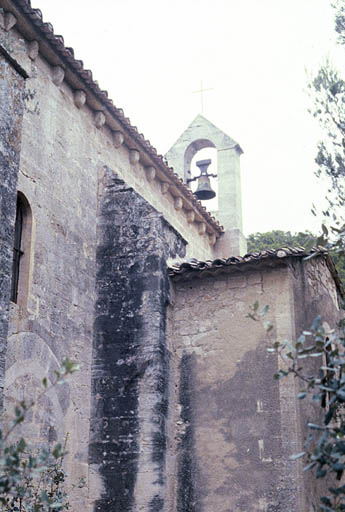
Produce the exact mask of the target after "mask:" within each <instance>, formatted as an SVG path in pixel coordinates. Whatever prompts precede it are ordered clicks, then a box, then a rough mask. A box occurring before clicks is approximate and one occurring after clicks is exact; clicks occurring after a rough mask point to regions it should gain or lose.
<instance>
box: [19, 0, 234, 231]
mask: <svg viewBox="0 0 345 512" xmlns="http://www.w3.org/2000/svg"><path fill="white" fill-rule="evenodd" d="M12 1H13V2H14V4H15V5H16V7H17V8H18V9H19V10H21V11H22V13H23V15H24V16H25V17H26V18H27V19H28V20H29V21H30V22H31V23H32V24H33V25H34V26H35V28H36V30H37V31H38V32H39V33H40V34H41V35H42V36H43V37H44V38H45V39H46V40H48V41H49V43H50V45H51V46H53V47H54V51H55V52H56V53H57V54H58V55H59V57H60V58H61V59H62V61H63V62H64V64H65V65H66V66H68V67H69V68H70V69H73V71H74V72H75V73H76V74H77V75H78V76H79V78H80V79H81V80H82V81H83V82H84V84H85V86H86V88H87V89H89V90H91V91H92V92H93V94H94V95H95V96H96V97H97V99H98V100H99V101H100V102H102V104H103V105H104V106H105V107H106V108H107V110H108V112H109V113H111V114H112V115H113V116H114V117H115V118H116V119H117V121H118V122H120V124H121V125H122V127H123V129H124V130H126V131H127V133H129V134H130V135H131V136H132V138H133V139H134V140H135V142H136V143H137V144H138V145H139V146H141V148H142V149H143V150H144V151H145V152H146V153H147V154H148V155H149V156H150V158H151V159H152V161H153V162H154V164H156V165H157V166H158V167H159V168H160V170H161V171H162V172H163V173H164V174H165V175H166V176H167V178H169V179H170V180H171V181H172V182H173V184H174V185H175V186H176V188H178V189H179V190H180V191H181V193H182V195H184V196H185V197H186V199H188V200H189V201H190V203H191V204H193V206H194V207H195V208H196V210H197V211H198V212H199V214H200V216H201V217H202V218H203V219H204V220H205V221H206V222H207V223H208V224H209V225H211V226H212V228H213V229H214V230H215V231H216V232H217V233H222V232H223V231H224V228H223V226H221V225H220V224H219V222H218V220H217V219H216V218H215V217H213V216H212V215H211V214H210V213H208V212H207V211H206V208H205V207H203V206H202V204H201V203H200V201H199V200H198V199H197V198H196V196H195V195H194V194H193V192H192V191H191V189H190V188H189V187H187V185H185V184H184V183H183V181H182V180H181V179H180V177H179V176H178V175H177V174H176V173H175V172H174V171H173V169H172V168H171V167H169V165H168V162H167V160H166V159H165V158H163V156H162V155H159V154H158V153H157V150H156V148H154V147H153V146H152V145H151V143H150V141H148V140H146V139H145V138H144V136H143V135H142V134H139V132H138V129H137V127H136V126H132V125H131V122H130V120H129V118H127V117H125V115H124V113H123V110H122V109H120V108H116V107H115V106H114V104H113V102H112V101H111V100H110V99H109V98H108V93H107V92H106V91H102V90H101V89H100V87H99V85H98V83H97V82H96V81H95V80H93V77H92V72H91V71H90V70H85V69H84V65H83V61H82V60H76V59H75V58H74V50H73V48H70V47H65V46H64V39H63V37H62V36H60V35H55V34H54V27H53V25H52V24H51V23H46V22H43V16H42V11H41V10H40V9H33V8H32V7H31V2H30V0H12Z"/></svg>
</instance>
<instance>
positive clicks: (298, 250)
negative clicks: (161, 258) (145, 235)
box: [168, 246, 344, 296]
mask: <svg viewBox="0 0 345 512" xmlns="http://www.w3.org/2000/svg"><path fill="white" fill-rule="evenodd" d="M316 256H323V257H324V258H325V260H326V263H327V266H328V268H329V270H330V272H331V274H332V276H333V279H334V281H335V283H336V285H337V288H338V290H339V292H340V294H341V295H342V296H344V289H343V286H342V283H341V280H340V277H339V275H338V272H337V270H336V268H335V266H334V263H333V261H332V258H331V257H330V255H329V253H328V250H327V249H325V247H321V246H317V247H313V248H312V249H310V250H306V249H305V248H304V247H282V248H280V249H266V250H265V251H259V252H252V253H248V254H246V255H245V256H231V257H230V258H216V259H214V260H212V261H210V260H209V261H199V260H197V259H195V258H192V259H189V260H188V261H185V262H182V263H175V264H173V265H172V266H170V267H169V269H168V273H169V276H170V277H172V278H173V279H177V280H180V279H191V278H193V277H200V278H202V277H208V276H212V275H216V274H219V273H222V272H226V271H229V270H231V269H234V270H245V268H246V267H247V268H248V266H255V265H259V264H262V263H264V262H267V263H271V264H272V263H273V264H274V263H277V262H278V261H279V260H281V259H284V258H291V257H293V258H301V259H302V258H307V257H309V258H311V257H316Z"/></svg>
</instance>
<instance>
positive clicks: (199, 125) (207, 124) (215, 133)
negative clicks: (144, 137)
mask: <svg viewBox="0 0 345 512" xmlns="http://www.w3.org/2000/svg"><path fill="white" fill-rule="evenodd" d="M195 129H199V130H200V133H202V132H204V131H205V129H207V130H208V135H209V136H210V135H211V139H212V137H214V138H216V139H217V141H218V140H219V139H220V138H221V139H222V143H221V144H218V146H219V147H218V149H220V148H221V146H222V145H225V146H227V147H229V146H232V147H236V148H237V150H238V151H239V153H240V154H242V153H243V149H242V148H241V146H240V145H239V143H238V142H236V141H235V140H234V139H233V138H231V137H230V136H229V135H228V134H227V133H225V132H224V131H223V130H221V129H220V128H218V126H216V125H215V124H214V123H212V122H211V121H210V120H209V119H207V118H206V117H205V116H203V115H202V114H198V115H197V116H196V117H195V118H194V119H193V121H192V122H191V123H190V124H189V125H188V126H187V128H186V129H185V130H184V131H183V133H181V135H180V136H179V138H178V139H177V140H176V142H175V143H174V144H173V145H172V146H171V148H170V149H169V151H167V153H166V156H167V157H168V155H169V153H171V151H172V150H173V149H174V147H175V146H176V145H178V144H179V143H180V142H184V141H185V140H186V138H187V140H188V135H189V133H190V132H193V139H194V138H195V132H194V130H195ZM204 135H205V134H203V136H204ZM212 142H213V141H212ZM200 149H202V148H200Z"/></svg>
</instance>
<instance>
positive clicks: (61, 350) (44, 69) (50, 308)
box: [0, 1, 212, 510]
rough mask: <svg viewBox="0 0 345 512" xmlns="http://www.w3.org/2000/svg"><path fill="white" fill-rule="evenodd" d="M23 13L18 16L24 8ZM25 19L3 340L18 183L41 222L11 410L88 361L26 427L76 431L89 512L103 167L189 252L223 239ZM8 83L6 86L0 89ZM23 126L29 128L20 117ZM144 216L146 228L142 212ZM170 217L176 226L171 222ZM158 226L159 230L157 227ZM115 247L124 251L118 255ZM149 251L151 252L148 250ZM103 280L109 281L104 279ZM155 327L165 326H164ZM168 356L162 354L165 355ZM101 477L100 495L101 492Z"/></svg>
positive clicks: (18, 307)
mask: <svg viewBox="0 0 345 512" xmlns="http://www.w3.org/2000/svg"><path fill="white" fill-rule="evenodd" d="M8 4H11V2H7V1H6V6H7V5H8ZM0 7H2V2H0ZM15 14H16V15H18V13H17V12H15ZM15 21H16V19H15V17H13V16H12V17H11V16H7V14H6V13H5V14H4V13H3V12H2V11H0V43H1V44H2V45H3V46H4V48H5V49H6V52H7V53H8V55H9V56H10V58H11V59H12V60H13V61H16V62H17V63H18V68H20V69H23V71H24V73H25V74H26V75H27V76H28V78H27V80H26V97H25V109H24V113H23V122H22V145H21V152H20V166H19V175H18V183H17V182H16V180H17V176H16V175H17V173H18V165H19V153H18V152H17V149H18V148H16V152H13V155H14V158H13V165H12V166H11V167H8V161H6V165H7V168H6V169H5V168H4V167H3V164H2V167H1V172H2V175H1V176H2V178H3V179H2V183H1V184H0V186H1V187H2V190H1V198H2V201H8V207H7V206H6V209H5V210H3V211H4V212H5V214H6V215H8V217H6V219H5V221H4V222H1V227H0V229H3V227H6V232H5V233H4V237H7V238H6V244H7V245H4V246H3V249H1V250H2V253H1V257H2V258H3V259H4V266H3V267H2V269H4V270H5V274H6V278H5V279H4V281H3V284H2V286H3V290H4V294H3V295H2V296H1V315H2V317H1V319H0V320H1V322H0V325H1V331H0V334H1V341H2V342H3V341H4V339H5V338H6V333H7V311H8V307H9V295H8V285H9V280H10V272H11V269H10V266H11V260H12V245H13V244H12V231H13V223H14V214H15V201H16V189H17V190H18V191H20V192H21V193H22V194H23V195H24V196H25V198H26V199H27V201H28V203H29V205H30V208H31V211H32V229H31V239H30V267H29V269H28V275H27V289H26V295H27V296H26V297H25V301H23V303H22V304H11V311H10V322H9V333H8V353H7V359H6V380H5V388H6V400H7V401H6V404H7V405H6V413H5V421H6V420H7V419H8V417H9V416H10V415H11V411H12V406H13V404H14V403H15V401H16V400H18V399H23V398H24V399H27V400H29V399H32V398H35V397H37V395H38V390H39V389H40V381H41V379H42V377H43V376H44V375H46V374H48V376H49V378H50V379H51V378H53V376H54V370H56V369H57V368H59V366H60V364H61V361H62V360H63V358H64V357H66V356H67V357H69V358H70V359H73V360H76V361H77V362H78V363H79V364H80V365H81V370H80V372H78V373H77V374H76V375H75V376H74V377H73V379H72V380H71V382H70V383H69V384H68V385H67V386H64V387H61V388H60V387H59V389H56V390H53V391H52V392H51V393H50V395H49V396H47V398H46V400H45V403H44V404H42V403H41V404H37V407H36V408H35V411H34V412H33V413H32V414H31V416H30V418H29V422H28V424H27V427H26V435H27V436H28V437H31V438H32V439H33V440H36V441H39V442H45V441H47V440H48V441H51V442H54V441H55V440H61V439H62V438H63V437H64V435H65V434H66V433H69V442H68V451H69V455H68V456H67V458H66V462H67V469H68V473H69V475H70V480H69V481H68V490H70V489H71V485H72V484H78V482H79V480H80V479H82V480H84V481H85V482H86V485H85V486H84V487H82V488H80V489H79V488H78V490H77V491H75V490H74V491H72V492H71V503H72V506H73V507H75V508H76V509H78V510H80V508H87V507H88V506H91V505H90V500H89V495H88V494H89V490H88V489H89V459H88V457H89V454H88V452H89V427H90V406H91V402H90V401H91V367H92V346H93V329H94V312H95V310H94V308H95V301H96V248H97V244H98V239H97V236H98V235H97V233H96V225H97V207H98V201H99V202H100V208H101V199H102V198H101V189H100V190H99V188H98V187H99V176H101V175H102V173H103V169H104V168H106V167H111V168H112V169H113V170H114V171H115V172H116V173H117V175H118V176H119V177H121V178H122V179H124V181H125V182H126V183H127V184H128V186H130V187H133V190H136V192H137V194H140V196H141V197H143V198H144V201H147V203H146V202H145V204H147V208H150V207H149V206H148V205H149V204H151V208H153V211H154V212H156V213H155V215H156V216H157V218H159V219H160V220H159V221H157V222H158V224H159V226H160V229H162V230H163V231H165V232H166V233H167V232H168V231H169V232H171V233H175V231H174V230H176V232H177V231H179V232H180V233H182V238H184V239H185V240H186V242H187V244H185V243H182V242H181V243H182V245H183V246H184V247H186V248H187V249H186V250H187V251H189V254H190V255H193V256H197V257H200V258H208V257H210V255H211V254H212V245H210V240H209V237H208V235H207V232H206V229H205V225H204V224H203V223H198V222H194V221H191V222H190V219H189V220H188V219H187V216H186V211H185V210H183V209H182V208H181V204H180V203H179V202H178V201H175V200H174V197H173V196H172V195H171V193H170V191H169V190H165V191H164V193H163V192H162V187H161V183H160V182H159V181H157V180H154V179H153V180H152V179H151V177H152V176H151V175H150V174H149V173H147V172H146V170H147V169H146V168H145V167H144V165H143V164H142V162H141V161H138V160H137V159H136V158H134V157H136V156H137V152H136V151H135V150H133V149H132V148H131V147H130V146H129V145H128V144H129V143H130V141H128V138H127V145H126V144H117V143H115V142H116V141H115V138H114V132H113V131H112V130H111V129H110V128H109V126H108V125H107V124H104V123H103V122H100V121H102V120H103V118H104V115H103V117H102V115H100V112H97V111H95V109H92V108H91V106H90V104H89V103H88V102H86V103H83V102H81V103H79V102H78V101H77V100H76V91H75V90H74V89H73V88H71V86H70V85H69V83H67V80H64V73H63V69H62V68H61V67H60V66H59V64H61V62H60V61H59V59H58V57H57V56H56V55H54V52H51V53H50V54H49V56H50V58H51V60H52V62H48V61H47V60H46V58H45V57H44V56H43V55H42V53H41V52H40V48H42V47H45V48H46V46H45V45H46V42H44V41H42V40H41V39H40V40H39V42H38V41H30V42H29V41H28V40H25V38H24V37H23V34H22V33H20V32H18V31H17V26H19V25H20V29H23V27H24V28H25V30H28V27H25V22H24V21H23V20H22V19H21V20H20V23H19V24H18V25H16V24H15ZM26 33H27V32H26ZM33 43H35V44H33ZM40 45H41V46H40ZM48 53H49V52H48ZM1 66H2V67H1V73H9V67H8V65H7V64H6V66H5V67H4V64H1ZM61 73H62V74H61ZM18 80H19V79H17V78H16V79H14V78H13V79H12V78H11V79H10V80H9V81H8V82H7V83H6V84H5V85H6V87H7V89H6V90H4V89H2V95H3V94H5V93H6V101H4V103H3V104H4V105H6V108H7V106H8V108H10V106H11V105H10V103H9V102H10V101H15V102H17V100H18V98H19V93H20V88H19V85H18V84H19V81H18ZM5 85H4V84H3V83H2V84H1V87H2V88H4V87H5ZM79 87H80V84H79ZM79 92H80V91H79ZM87 92H88V91H87ZM88 93H89V92H88ZM7 97H8V99H7ZM1 99H2V96H1ZM88 101H90V103H92V102H94V101H95V100H94V98H93V97H91V99H90V98H89V99H88ZM6 102H7V103H6ZM19 107H20V105H19V103H18V106H17V107H16V109H14V112H15V113H16V114H17V113H19V112H20V110H19ZM6 112H7V110H6V109H5V110H4V115H8V114H6ZM3 119H4V118H2V121H3ZM6 121H7V120H6ZM13 121H15V119H12V121H11V120H9V123H8V124H7V125H6V129H7V130H8V129H10V130H12V125H11V123H12V122H13ZM14 127H15V128H16V129H17V128H19V124H16V125H15V126H14ZM3 133H4V132H3ZM5 135H6V134H5ZM16 137H17V134H16V133H15V132H13V141H15V138H16ZM18 140H19V138H18ZM1 142H3V134H2V135H1ZM4 148H5V151H6V152H8V151H9V148H8V147H5V146H4ZM1 150H2V149H1ZM133 155H134V157H133ZM5 156H6V158H7V155H5ZM122 207H123V211H122V216H123V218H125V216H126V213H127V211H128V204H127V203H122ZM161 211H163V212H164V219H165V221H166V224H164V222H165V221H164V220H163V217H160V216H159V215H160V214H158V212H161ZM1 214H2V215H3V212H2V213H1ZM1 220H2V219H1ZM137 221H138V225H140V218H138V219H137ZM133 222H135V221H133ZM163 225H164V226H170V227H169V228H166V227H164V228H163ZM201 228H202V229H201ZM155 229H156V230H158V227H156V228H155ZM1 236H3V233H1ZM160 236H163V235H160ZM171 236H172V237H176V236H177V235H176V233H175V234H174V235H171ZM162 244H163V242H162V241H160V242H158V241H157V242H154V245H153V246H152V250H151V248H148V250H150V251H151V252H150V254H152V252H153V251H154V249H155V248H156V249H157V250H159V251H160V264H161V265H163V254H164V257H170V256H171V257H173V256H174V257H175V256H177V255H178V254H180V255H182V254H183V256H184V255H185V254H186V251H184V252H183V253H182V252H181V251H178V254H177V253H176V252H174V250H172V249H171V250H168V249H167V247H168V246H169V243H168V242H166V243H165V245H164V244H163V245H164V247H163V245H162ZM122 249H123V248H122ZM97 254H99V253H97ZM115 254H116V255H118V253H117V252H116V253H115ZM140 257H142V258H145V256H144V255H140ZM98 258H99V256H98ZM114 258H115V256H114ZM114 258H113V259H114ZM122 261H123V260H122V259H121V258H120V259H119V262H118V264H120V265H121V262H122ZM1 263H2V261H1ZM114 264H115V263H114ZM147 264H148V269H149V263H147ZM152 264H154V263H153V262H152ZM164 268H165V267H164ZM162 269H163V267H162ZM162 269H161V272H163V270H162ZM131 271H132V270H131ZM147 272H149V270H147ZM97 279H98V283H99V277H98V278H97ZM128 279H131V278H130V277H129V278H128ZM157 279H158V278H157ZM156 284H157V283H156ZM157 286H158V287H159V286H160V284H157ZM159 293H160V295H162V294H163V292H159ZM159 300H160V299H159ZM157 314H158V313H157ZM146 328H147V329H148V334H146V336H147V337H149V336H150V334H149V327H148V326H147V327H146ZM152 329H153V332H154V329H155V328H154V327H152ZM157 343H158V341H157ZM2 346H4V344H3V345H2ZM157 350H158V349H157ZM159 350H160V349H159ZM159 354H160V352H159ZM159 354H157V358H159V357H164V358H165V357H166V355H164V354H163V355H159ZM157 364H158V363H157ZM159 364H163V362H161V363H159ZM0 366H1V360H0ZM0 373H1V370H0ZM95 385H96V384H95V383H93V386H95ZM93 389H94V388H93ZM44 411H46V414H45V413H44ZM140 463H141V462H140ZM92 477H94V474H93V473H92ZM95 478H96V477H95ZM96 484H97V482H96ZM96 484H95V487H96V489H97V491H95V493H96V494H95V495H97V497H98V494H97V492H98V487H97V485H96ZM138 485H139V484H138ZM137 494H138V493H137ZM158 494H159V493H158ZM152 498H153V495H152Z"/></svg>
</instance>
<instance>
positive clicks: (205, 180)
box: [194, 159, 216, 201]
mask: <svg viewBox="0 0 345 512" xmlns="http://www.w3.org/2000/svg"><path fill="white" fill-rule="evenodd" d="M210 163H211V160H209V159H208V160H199V162H196V165H197V166H198V167H199V169H200V176H198V178H197V181H198V188H197V189H196V191H195V192H194V194H195V195H196V197H197V198H198V199H200V201H205V200H207V199H213V198H214V197H215V196H216V193H215V191H214V190H213V189H212V187H211V182H210V175H209V174H207V168H208V166H209V165H210Z"/></svg>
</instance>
